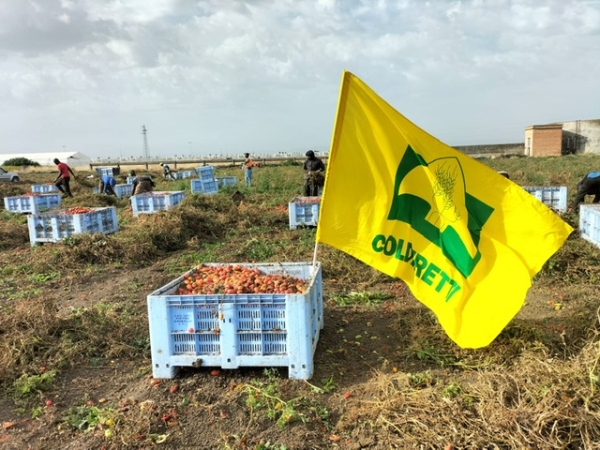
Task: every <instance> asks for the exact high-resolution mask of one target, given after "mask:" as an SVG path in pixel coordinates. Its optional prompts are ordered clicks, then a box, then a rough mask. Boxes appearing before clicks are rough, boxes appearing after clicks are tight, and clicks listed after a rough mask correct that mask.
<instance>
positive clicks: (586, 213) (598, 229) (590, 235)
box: [579, 203, 600, 248]
mask: <svg viewBox="0 0 600 450" xmlns="http://www.w3.org/2000/svg"><path fill="white" fill-rule="evenodd" d="M579 234H580V236H581V238H582V239H585V240H586V241H588V242H591V243H592V244H594V245H595V246H596V247H598V248H600V205H599V204H591V205H589V204H585V203H584V204H582V205H581V206H580V207H579Z"/></svg>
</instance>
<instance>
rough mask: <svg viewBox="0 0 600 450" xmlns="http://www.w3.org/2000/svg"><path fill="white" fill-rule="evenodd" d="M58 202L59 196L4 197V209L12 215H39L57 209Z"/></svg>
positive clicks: (59, 200)
mask: <svg viewBox="0 0 600 450" xmlns="http://www.w3.org/2000/svg"><path fill="white" fill-rule="evenodd" d="M60 202H61V197H60V194H37V193H36V194H35V195H20V196H17V197H4V209H5V210H6V211H8V212H14V213H39V212H42V211H46V210H48V209H52V208H58V206H59V205H60Z"/></svg>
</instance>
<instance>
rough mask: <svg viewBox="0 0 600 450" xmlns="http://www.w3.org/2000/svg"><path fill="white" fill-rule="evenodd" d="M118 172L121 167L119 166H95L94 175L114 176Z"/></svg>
mask: <svg viewBox="0 0 600 450" xmlns="http://www.w3.org/2000/svg"><path fill="white" fill-rule="evenodd" d="M120 173H121V169H120V168H119V167H96V175H98V176H99V177H103V176H104V175H109V176H111V177H114V176H116V175H119V174H120Z"/></svg>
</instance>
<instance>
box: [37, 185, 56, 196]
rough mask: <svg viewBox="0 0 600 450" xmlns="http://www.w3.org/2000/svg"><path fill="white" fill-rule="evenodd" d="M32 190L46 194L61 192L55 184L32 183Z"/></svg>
mask: <svg viewBox="0 0 600 450" xmlns="http://www.w3.org/2000/svg"><path fill="white" fill-rule="evenodd" d="M31 192H35V193H38V194H44V193H47V192H59V190H58V187H56V185H55V184H32V185H31Z"/></svg>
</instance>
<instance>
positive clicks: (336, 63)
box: [0, 0, 600, 154]
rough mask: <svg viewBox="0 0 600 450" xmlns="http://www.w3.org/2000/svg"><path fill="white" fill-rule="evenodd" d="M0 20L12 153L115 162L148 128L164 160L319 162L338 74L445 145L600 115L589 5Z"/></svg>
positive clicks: (39, 7) (147, 10) (77, 10)
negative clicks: (196, 155)
mask: <svg viewBox="0 0 600 450" xmlns="http://www.w3.org/2000/svg"><path fill="white" fill-rule="evenodd" d="M0 20H1V21H2V23H3V24H6V26H3V27H2V28H1V29H0V86H2V87H1V88H0V101H2V103H3V105H4V106H5V108H4V109H3V111H2V113H1V114H2V116H1V117H0V119H1V120H0V123H1V124H0V133H1V134H2V135H3V136H7V139H5V140H6V141H7V142H8V144H6V145H10V147H11V150H12V149H15V148H20V149H23V150H24V151H25V150H27V149H28V148H30V147H35V148H36V149H39V146H42V145H48V146H52V145H56V144H55V142H58V141H60V146H61V147H62V145H65V143H64V141H65V136H64V132H65V131H67V130H73V129H75V128H77V130H78V131H77V132H73V140H74V142H73V144H72V145H69V147H73V146H75V147H81V150H82V151H85V150H87V152H88V153H90V154H96V153H99V152H102V153H106V152H107V151H111V150H108V149H107V145H108V146H109V149H110V148H112V149H113V150H112V151H114V152H116V151H117V150H118V149H119V148H120V149H121V150H120V151H121V152H123V151H126V149H127V148H130V147H132V144H133V143H135V144H136V145H135V146H134V147H136V148H137V143H138V140H139V132H138V131H139V130H138V128H139V127H140V126H141V123H142V121H144V120H148V122H147V123H146V126H147V127H149V129H151V130H152V131H151V132H150V136H152V137H153V139H155V140H157V139H160V140H161V141H159V142H164V146H165V147H172V146H175V147H176V146H177V145H179V144H177V142H180V141H181V142H183V143H185V144H187V143H188V142H189V141H195V142H196V145H195V148H196V149H197V150H200V149H201V148H202V145H203V144H202V143H205V144H206V145H207V146H212V147H213V148H214V146H218V147H220V148H221V149H222V151H224V152H226V151H228V149H230V148H237V147H239V146H240V145H245V146H252V148H250V149H251V150H252V151H255V148H273V151H277V150H278V149H280V148H281V147H286V149H288V148H298V149H300V150H301V149H303V148H306V147H307V146H311V147H315V146H316V145H319V146H321V147H323V148H325V147H327V145H328V143H329V138H330V133H331V125H332V120H333V117H334V114H335V111H334V109H335V103H336V101H337V93H338V84H339V80H340V76H341V72H342V70H343V69H348V70H351V71H353V72H354V73H356V74H357V75H358V76H360V77H361V78H363V79H364V80H365V81H366V82H367V83H369V84H370V85H371V86H372V87H373V88H374V89H375V90H376V91H378V92H379V93H380V94H381V95H382V96H384V98H386V99H387V100H388V101H389V102H390V103H391V104H393V105H395V106H397V108H398V109H399V110H400V111H401V112H403V113H404V114H405V115H407V117H409V118H410V119H411V120H413V121H414V122H415V123H417V124H418V125H421V126H422V127H424V128H425V129H427V131H429V132H431V133H432V134H434V135H436V136H438V137H439V138H440V139H442V140H445V141H447V142H448V143H450V144H461V143H479V142H502V141H515V140H517V141H518V140H519V139H522V134H523V129H524V127H525V126H526V125H530V124H532V123H544V122H549V121H555V120H561V119H563V118H564V119H563V120H571V119H573V118H577V117H581V118H593V115H594V114H597V106H596V105H597V104H598V101H600V94H599V93H598V90H597V89H596V85H597V81H596V78H597V77H596V76H595V75H596V74H597V73H598V72H599V69H600V67H599V66H600V61H598V58H597V55H598V54H599V52H600V1H599V0H593V1H576V0H543V1H542V0H486V1H479V0H470V1H467V0H462V1H461V0H457V1H445V0H430V1H427V2H425V1H420V0H403V1H385V0H378V1H370V0H343V1H342V0H338V1H334V0H306V1H302V2H298V1H295V0H277V1H276V0H260V1H241V0H204V1H201V2H199V1H196V0H155V1H152V2H147V1H142V0H135V1H134V0H128V1H125V0H110V1H102V2H98V1H96V0H81V1H77V2H76V1H73V0H44V1H42V0H36V1H34V0H27V1H25V0H4V1H3V2H2V3H0ZM548 92H552V93H553V98H554V100H553V102H552V105H551V108H549V107H548V104H547V103H546V104H544V103H543V102H541V101H540V99H541V98H542V97H544V96H545V95H547V93H548ZM573 98H578V99H579V100H578V101H577V102H574V101H573ZM523 105H527V106H528V107H527V108H524V107H523ZM537 105H543V106H537ZM33 117H35V119H36V127H38V131H39V133H29V132H27V133H26V132H25V130H28V129H29V125H30V123H31V120H32V118H33ZM150 120H154V121H155V122H151V121H150ZM71 121H72V122H71ZM111 121H112V122H114V123H115V127H116V128H118V129H119V130H120V131H122V132H119V133H111V136H110V138H111V139H110V140H108V141H107V140H104V139H106V138H105V137H104V136H103V137H102V138H99V137H97V136H95V135H94V133H97V131H95V130H96V129H97V128H98V127H97V126H96V124H97V123H98V122H102V123H110V122H111ZM117 122H118V125H117V124H116V123H117ZM57 123H60V125H57ZM498 123H503V124H506V127H503V128H498V126H497V125H496V124H498ZM69 124H71V125H69ZM167 124H169V127H168V128H167V127H166V125H167ZM232 126H234V129H235V132H233V131H232ZM150 127H152V128H150ZM163 127H164V129H163ZM261 127H264V128H261ZM59 129H60V130H61V131H60V133H58V132H57V133H58V134H60V136H59V137H57V136H55V135H54V132H53V130H59ZM155 130H156V131H155ZM159 130H160V131H159ZM476 130H477V131H476ZM83 131H86V132H87V131H89V133H91V134H92V136H89V135H88V134H87V133H86V135H85V139H84V138H83V137H79V138H76V136H78V135H80V134H82V133H83ZM128 133H129V134H128ZM95 142H98V143H99V145H101V146H102V148H101V149H99V148H98V147H97V146H95V144H94V143H95ZM160 145H162V144H160ZM2 151H4V150H3V149H2V148H0V152H2ZM6 151H7V150H6Z"/></svg>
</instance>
